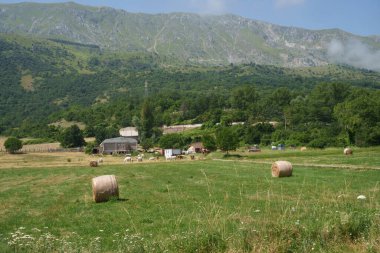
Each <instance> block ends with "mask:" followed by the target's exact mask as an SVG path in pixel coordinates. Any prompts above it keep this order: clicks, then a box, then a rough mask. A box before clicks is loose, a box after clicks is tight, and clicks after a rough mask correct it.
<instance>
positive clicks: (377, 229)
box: [0, 149, 380, 252]
mask: <svg viewBox="0 0 380 253" xmlns="http://www.w3.org/2000/svg"><path fill="white" fill-rule="evenodd" d="M311 153H313V152H312V151H310V153H308V152H307V153H301V152H298V151H286V152H282V153H279V152H269V151H268V152H264V151H263V152H262V153H261V154H256V153H255V154H248V153H242V154H240V156H241V157H240V159H237V158H236V157H237V154H233V156H231V157H228V158H225V159H226V160H213V159H221V158H222V155H221V154H217V153H216V154H210V155H209V156H208V158H207V159H206V160H198V161H182V162H144V163H134V164H128V165H123V164H121V162H120V160H116V158H115V160H112V159H111V157H106V158H105V165H104V166H101V167H96V168H91V167H89V166H88V164H84V163H83V164H82V163H79V162H78V164H75V163H74V164H73V163H71V164H70V165H69V166H67V162H65V160H60V159H63V158H59V157H58V158H57V157H54V156H52V157H51V158H50V159H51V160H50V161H45V160H44V159H45V158H44V159H42V160H40V158H39V159H36V161H35V163H34V165H36V166H35V167H28V168H26V167H22V166H14V167H12V163H11V162H9V163H8V164H7V166H2V168H1V169H0V200H1V202H0V252H380V170H379V169H380V164H379V158H378V156H377V154H379V149H361V150H355V151H354V155H353V156H352V157H346V156H343V154H341V152H338V150H325V151H314V153H313V154H314V155H311ZM26 155H28V154H26ZM29 155H30V157H29V158H30V159H32V156H33V154H29ZM35 155H37V154H35ZM5 156H6V155H0V162H1V163H2V161H3V159H4V157H5ZM17 156H18V157H19V158H17V159H21V158H20V157H22V156H24V155H17ZM79 157H80V155H78V157H77V158H73V159H83V161H84V160H86V159H90V158H89V157H86V156H85V155H83V157H82V158H79ZM280 159H286V160H289V161H291V162H292V163H293V164H298V165H294V171H293V176H292V177H289V178H272V177H271V173H270V172H271V171H270V164H268V163H270V162H271V161H274V160H280ZM38 161H39V163H38ZM59 161H61V162H62V163H64V162H65V164H63V165H65V166H59V167H58V166H48V165H49V164H50V165H52V164H56V165H58V164H59ZM107 161H110V163H109V164H108V163H107ZM117 161H119V163H117ZM330 161H331V162H330ZM73 162H75V161H73ZM304 164H308V165H304ZM37 165H38V166H37ZM45 165H46V166H45ZM318 165H326V166H322V167H317V166H318ZM105 174H114V175H116V177H117V179H118V184H119V189H120V200H112V201H109V202H107V203H99V204H95V203H94V202H93V201H92V189H91V178H93V177H95V176H99V175H105ZM361 194H363V195H365V196H366V200H358V199H357V196H358V195H361Z"/></svg>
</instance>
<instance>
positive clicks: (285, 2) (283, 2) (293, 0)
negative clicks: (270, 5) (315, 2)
mask: <svg viewBox="0 0 380 253" xmlns="http://www.w3.org/2000/svg"><path fill="white" fill-rule="evenodd" d="M304 2H305V0H276V2H275V4H276V7H278V8H282V7H288V6H294V5H300V4H303V3H304Z"/></svg>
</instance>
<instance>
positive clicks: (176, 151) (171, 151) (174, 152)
mask: <svg viewBox="0 0 380 253" xmlns="http://www.w3.org/2000/svg"><path fill="white" fill-rule="evenodd" d="M181 153H182V150H180V149H179V148H170V149H165V157H171V156H177V155H180V154H181Z"/></svg>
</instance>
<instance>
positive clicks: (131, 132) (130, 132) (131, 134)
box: [119, 127, 139, 141]
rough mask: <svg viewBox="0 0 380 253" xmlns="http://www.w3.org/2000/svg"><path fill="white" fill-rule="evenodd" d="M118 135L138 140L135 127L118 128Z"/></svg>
mask: <svg viewBox="0 0 380 253" xmlns="http://www.w3.org/2000/svg"><path fill="white" fill-rule="evenodd" d="M119 134H120V136H123V137H127V138H133V139H135V140H137V141H138V140H139V132H138V131H137V128H136V127H124V128H121V129H120V130H119Z"/></svg>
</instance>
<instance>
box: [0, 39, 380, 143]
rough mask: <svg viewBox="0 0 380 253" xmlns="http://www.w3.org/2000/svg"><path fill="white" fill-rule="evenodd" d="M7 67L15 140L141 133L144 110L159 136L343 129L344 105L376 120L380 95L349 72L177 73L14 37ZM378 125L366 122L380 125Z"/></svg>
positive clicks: (132, 58) (360, 73)
mask: <svg viewBox="0 0 380 253" xmlns="http://www.w3.org/2000/svg"><path fill="white" fill-rule="evenodd" d="M0 57H1V59H2V61H1V62H0V65H1V67H0V71H1V75H0V88H1V90H2V92H1V93H0V113H1V118H0V130H1V132H3V134H6V135H11V134H13V135H18V136H27V135H33V136H43V137H44V136H46V135H50V133H48V132H49V131H50V130H51V129H47V125H48V124H50V123H53V122H56V121H59V120H61V119H62V118H64V119H66V120H67V121H78V122H83V123H85V124H86V125H87V126H92V127H93V126H99V125H104V124H105V126H112V127H113V128H114V129H117V128H118V127H122V126H128V125H134V124H136V122H133V118H134V117H137V118H139V117H140V111H141V106H142V104H143V101H144V100H147V101H149V103H150V104H151V108H152V110H153V111H154V113H153V114H154V115H155V119H154V123H153V124H154V125H155V126H161V125H164V124H166V125H170V124H179V123H205V122H209V124H211V125H212V124H215V123H217V122H225V123H227V124H228V122H232V121H251V122H257V121H267V120H274V121H280V122H283V121H284V119H285V118H288V123H287V124H290V123H291V124H293V126H294V127H298V126H299V124H304V123H306V122H308V123H311V122H313V124H314V123H315V124H317V125H318V124H322V125H325V124H327V125H329V124H331V123H334V124H335V123H336V124H337V121H336V116H335V114H333V113H334V107H335V106H336V105H337V104H339V103H342V102H344V101H345V100H346V99H350V98H351V97H352V98H353V99H357V95H355V94H356V93H355V92H359V93H360V94H361V95H360V96H359V97H363V96H364V97H366V96H367V97H371V96H372V97H373V99H374V100H375V101H374V102H373V103H375V104H374V105H365V106H372V107H373V106H374V108H373V110H376V108H377V104H376V103H377V102H376V101H378V92H377V91H376V90H378V89H379V87H380V73H378V72H373V71H368V70H361V69H354V68H352V67H345V66H337V65H328V66H323V67H313V68H280V67H275V66H268V65H257V64H253V63H251V64H245V65H229V66H220V67H204V66H203V67H202V66H197V65H178V66H175V61H173V60H172V59H171V58H168V57H160V56H158V55H156V54H148V53H136V52H134V53H126V52H125V53H118V54H116V53H115V52H113V51H105V50H101V49H100V48H98V47H96V46H94V45H85V44H79V43H72V42H67V41H62V40H60V41H57V40H55V41H52V40H44V39H35V38H30V37H22V36H16V35H12V36H9V35H1V36H0ZM355 87H357V88H355ZM339 93H342V94H339ZM334 94H335V95H334ZM331 96H332V97H331ZM334 96H338V97H334ZM359 102H360V101H359ZM359 102H358V103H359ZM347 106H348V105H347ZM325 107H326V108H325ZM324 108H325V109H324ZM379 111H380V110H379ZM342 113H343V112H342ZM376 115H377V114H376V113H375V115H371V117H370V118H368V119H367V120H370V121H371V122H377V121H376V120H377V117H378V115H377V116H376ZM347 117H348V116H347ZM350 117H351V116H350ZM361 117H365V115H364V114H363V116H360V117H359V118H361ZM290 118H292V120H290ZM355 122H356V121H355ZM350 124H351V123H350ZM352 124H354V126H353V127H354V128H357V127H358V126H361V124H357V123H352ZM375 125H376V124H375ZM361 127H362V126H361ZM46 131H47V132H46ZM371 138H372V137H371Z"/></svg>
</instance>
